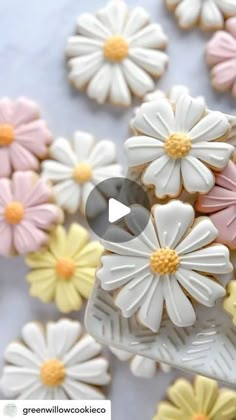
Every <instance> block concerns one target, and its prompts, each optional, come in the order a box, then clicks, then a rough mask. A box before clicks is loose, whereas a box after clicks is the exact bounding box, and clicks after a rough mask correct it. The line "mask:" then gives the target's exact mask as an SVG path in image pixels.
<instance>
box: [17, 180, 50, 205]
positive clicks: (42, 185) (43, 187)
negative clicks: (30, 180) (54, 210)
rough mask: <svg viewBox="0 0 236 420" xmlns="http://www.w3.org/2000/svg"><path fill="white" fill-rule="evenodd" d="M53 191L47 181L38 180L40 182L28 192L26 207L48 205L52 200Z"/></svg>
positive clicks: (25, 201)
mask: <svg viewBox="0 0 236 420" xmlns="http://www.w3.org/2000/svg"><path fill="white" fill-rule="evenodd" d="M52 195H53V193H52V190H51V188H50V187H49V185H48V183H47V181H46V180H45V179H41V178H40V179H38V181H37V182H36V183H35V184H34V185H33V187H31V190H30V191H28V195H27V197H26V198H25V200H24V204H25V206H26V207H34V206H38V205H39V204H45V203H48V201H50V200H51V198H52Z"/></svg>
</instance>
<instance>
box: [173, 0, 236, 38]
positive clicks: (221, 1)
mask: <svg viewBox="0 0 236 420" xmlns="http://www.w3.org/2000/svg"><path fill="white" fill-rule="evenodd" d="M165 1H166V5H167V7H168V9H169V10H171V11H174V13H175V16H176V19H177V21H178V24H179V26H180V27H181V28H183V29H191V28H193V27H194V26H200V27H201V29H203V30H206V31H213V30H217V29H222V28H223V27H224V21H225V19H227V18H228V17H231V16H236V2H235V0H194V1H193V0H165Z"/></svg>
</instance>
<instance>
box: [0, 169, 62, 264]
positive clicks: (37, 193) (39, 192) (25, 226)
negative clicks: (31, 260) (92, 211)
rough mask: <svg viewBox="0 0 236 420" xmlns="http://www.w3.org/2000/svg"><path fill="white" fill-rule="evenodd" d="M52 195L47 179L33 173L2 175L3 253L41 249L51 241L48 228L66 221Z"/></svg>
mask: <svg viewBox="0 0 236 420" xmlns="http://www.w3.org/2000/svg"><path fill="white" fill-rule="evenodd" d="M52 196H53V193H52V189H51V188H50V187H49V185H48V184H47V182H46V181H45V180H44V179H41V178H39V176H38V175H37V174H36V173H34V172H31V171H26V172H14V174H13V176H12V179H11V180H10V179H8V178H0V233H1V241H0V255H3V256H10V255H12V254H26V253H28V252H34V251H38V250H39V249H40V248H41V246H42V245H44V244H45V243H46V242H47V241H48V231H49V230H51V229H52V228H53V227H54V225H56V224H57V223H60V222H62V221H63V213H62V211H61V210H60V209H59V207H58V206H56V205H54V204H52Z"/></svg>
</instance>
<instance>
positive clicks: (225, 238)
mask: <svg viewBox="0 0 236 420" xmlns="http://www.w3.org/2000/svg"><path fill="white" fill-rule="evenodd" d="M210 218H211V220H212V222H213V223H214V225H215V227H216V229H218V231H219V235H218V237H217V239H218V240H219V242H220V243H223V244H226V245H228V246H229V247H233V248H235V247H236V204H235V205H234V206H230V207H228V208H226V209H224V210H222V211H219V212H218V213H215V214H213V215H212V216H210Z"/></svg>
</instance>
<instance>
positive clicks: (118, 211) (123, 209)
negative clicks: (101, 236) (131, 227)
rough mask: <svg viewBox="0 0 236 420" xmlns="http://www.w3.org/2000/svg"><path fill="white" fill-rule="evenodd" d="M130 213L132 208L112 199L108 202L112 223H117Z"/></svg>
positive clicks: (109, 216) (109, 217)
mask: <svg viewBox="0 0 236 420" xmlns="http://www.w3.org/2000/svg"><path fill="white" fill-rule="evenodd" d="M130 212H131V209H130V207H128V206H125V205H124V204H122V203H121V202H120V201H118V200H116V199H115V198H110V200H109V202H108V220H109V222H110V223H114V222H117V221H118V220H120V219H122V217H125V216H127V214H129V213H130Z"/></svg>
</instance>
